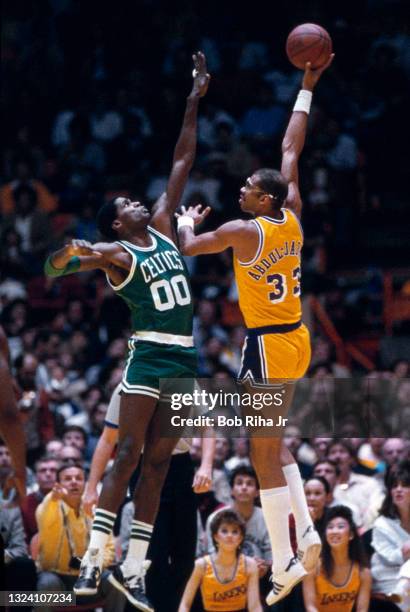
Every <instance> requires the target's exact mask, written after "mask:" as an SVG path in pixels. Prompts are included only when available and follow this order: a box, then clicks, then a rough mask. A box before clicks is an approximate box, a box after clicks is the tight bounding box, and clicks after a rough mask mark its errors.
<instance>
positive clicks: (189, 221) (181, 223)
mask: <svg viewBox="0 0 410 612" xmlns="http://www.w3.org/2000/svg"><path fill="white" fill-rule="evenodd" d="M177 227H178V229H180V228H181V227H190V228H191V229H192V230H193V229H194V220H193V218H192V217H190V216H189V215H182V217H178V221H177Z"/></svg>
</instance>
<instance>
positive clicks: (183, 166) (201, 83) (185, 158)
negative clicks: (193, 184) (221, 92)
mask: <svg viewBox="0 0 410 612" xmlns="http://www.w3.org/2000/svg"><path fill="white" fill-rule="evenodd" d="M193 59H194V65H195V68H194V71H193V76H194V83H193V86H192V91H191V93H190V94H189V96H188V98H187V103H186V108H185V115H184V120H183V123H182V128H181V132H180V135H179V138H178V141H177V144H176V146H175V150H174V158H173V161H172V170H171V174H170V176H169V179H168V184H167V190H166V192H165V193H163V194H162V196H161V197H160V198H159V200H158V201H157V202H156V203H155V204H154V206H153V209H152V218H151V223H150V225H152V226H153V227H155V228H156V229H158V230H159V231H160V232H162V233H163V234H165V235H166V236H168V237H170V238H172V239H173V240H174V238H175V236H174V229H173V217H174V213H175V211H176V209H177V207H178V206H179V203H180V200H181V196H182V193H183V191H184V188H185V185H186V182H187V180H188V176H189V172H190V170H191V168H192V165H193V163H194V159H195V151H196V139H197V114H198V103H199V100H200V98H202V97H203V96H204V95H205V94H206V92H207V90H208V84H209V81H210V78H211V77H210V76H209V74H208V73H207V71H206V59H205V55H204V54H203V53H201V51H198V53H197V54H196V55H194V56H193Z"/></svg>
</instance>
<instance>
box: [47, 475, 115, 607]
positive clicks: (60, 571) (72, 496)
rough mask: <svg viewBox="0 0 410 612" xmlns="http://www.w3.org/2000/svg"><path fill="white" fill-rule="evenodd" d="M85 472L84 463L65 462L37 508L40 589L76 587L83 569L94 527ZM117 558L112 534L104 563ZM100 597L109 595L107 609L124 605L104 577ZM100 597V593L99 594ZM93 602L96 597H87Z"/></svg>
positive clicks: (50, 589)
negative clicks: (87, 511)
mask: <svg viewBox="0 0 410 612" xmlns="http://www.w3.org/2000/svg"><path fill="white" fill-rule="evenodd" d="M84 486H85V473H84V469H83V468H82V467H81V465H78V464H77V465H76V464H72V465H63V466H62V467H60V468H59V470H58V472H57V481H56V482H55V484H54V487H53V489H52V490H51V491H50V493H48V494H47V495H46V496H45V498H44V500H43V501H42V502H41V504H40V505H39V506H38V508H37V510H36V519H37V525H38V544H37V547H38V558H37V562H38V567H39V570H40V573H39V576H38V585H37V588H38V590H39V591H46V592H48V591H65V590H67V591H72V589H73V585H74V583H75V581H76V579H77V577H78V574H79V570H80V562H81V557H82V556H83V555H84V553H85V551H86V548H87V542H88V539H89V535H90V531H91V521H90V519H89V518H87V516H86V515H85V513H84V510H83V507H82V504H81V497H82V495H83V492H84ZM113 562H114V543H113V540H112V538H111V539H110V540H109V543H108V545H107V546H106V548H105V552H104V567H105V568H106V567H108V566H109V565H110V564H112V563H113ZM104 578H105V577H104V576H103V579H102V581H101V586H100V592H99V597H100V599H101V597H103V598H104V599H105V603H104V609H105V610H112V612H116V611H117V610H120V609H122V604H123V601H124V600H123V597H122V595H121V594H118V592H117V591H116V589H114V588H113V587H111V585H109V583H108V581H107V580H106V579H104ZM97 600H98V596H97ZM88 601H90V603H92V602H93V601H95V598H90V599H89V600H88V598H86V599H85V600H84V602H87V603H88Z"/></svg>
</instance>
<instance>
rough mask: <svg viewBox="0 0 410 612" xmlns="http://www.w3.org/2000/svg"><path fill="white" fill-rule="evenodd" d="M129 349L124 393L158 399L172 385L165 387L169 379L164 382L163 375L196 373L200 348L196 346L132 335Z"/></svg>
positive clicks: (187, 375)
mask: <svg viewBox="0 0 410 612" xmlns="http://www.w3.org/2000/svg"><path fill="white" fill-rule="evenodd" d="M128 349H129V350H128V359H127V364H126V366H125V371H124V374H123V377H122V382H121V390H122V391H123V392H124V393H138V394H139V395H149V396H151V397H155V398H157V399H159V397H160V394H161V396H162V395H163V393H164V391H165V393H167V394H168V393H170V392H171V389H167V388H166V383H165V385H164V379H178V378H181V379H182V378H183V379H194V378H195V376H196V374H197V352H196V349H195V348H193V347H189V348H186V347H183V346H178V345H174V344H172V345H167V344H158V343H155V342H146V341H144V340H135V339H133V338H130V340H129V342H128ZM161 379H162V383H161V385H160V380H161Z"/></svg>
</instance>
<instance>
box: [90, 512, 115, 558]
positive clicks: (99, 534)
mask: <svg viewBox="0 0 410 612" xmlns="http://www.w3.org/2000/svg"><path fill="white" fill-rule="evenodd" d="M116 516H117V515H116V514H114V513H113V512H109V511H108V510H103V509H102V508H97V510H96V511H95V516H94V520H93V526H92V529H91V535H90V543H89V545H88V550H87V553H88V554H92V555H93V556H94V555H97V556H98V564H99V565H100V566H101V565H102V559H103V557H104V548H105V546H106V544H107V542H108V539H109V537H110V535H111V532H112V528H113V526H114V522H115V518H116Z"/></svg>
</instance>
